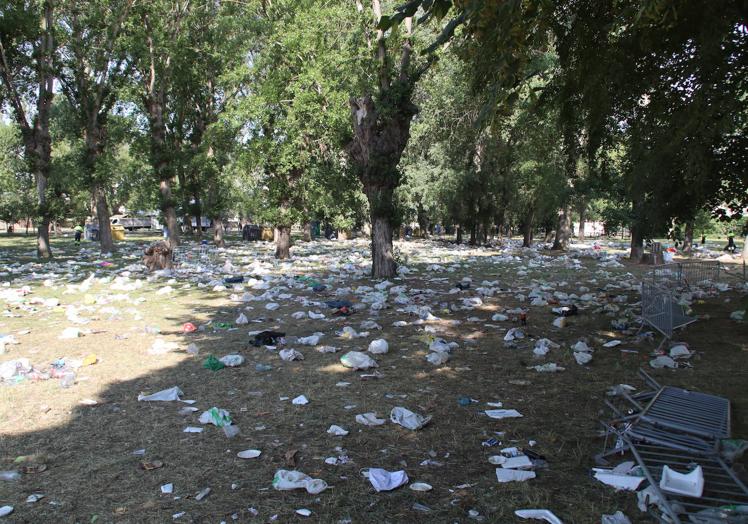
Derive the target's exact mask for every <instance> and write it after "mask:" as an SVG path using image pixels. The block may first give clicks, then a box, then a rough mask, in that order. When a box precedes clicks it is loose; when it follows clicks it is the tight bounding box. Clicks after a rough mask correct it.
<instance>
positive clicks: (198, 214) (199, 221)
mask: <svg viewBox="0 0 748 524" xmlns="http://www.w3.org/2000/svg"><path fill="white" fill-rule="evenodd" d="M201 206H202V203H201V202H200V199H199V198H198V197H197V196H195V225H196V226H197V229H196V230H195V234H196V236H197V238H198V240H199V239H201V238H203V215H202V207H201ZM191 225H192V222H190V226H191Z"/></svg>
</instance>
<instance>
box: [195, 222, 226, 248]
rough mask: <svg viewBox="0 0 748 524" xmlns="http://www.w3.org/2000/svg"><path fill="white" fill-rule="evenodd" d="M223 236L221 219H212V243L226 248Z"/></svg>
mask: <svg viewBox="0 0 748 524" xmlns="http://www.w3.org/2000/svg"><path fill="white" fill-rule="evenodd" d="M198 227H199V226H198ZM200 229H202V228H200ZM223 235H224V230H223V220H221V218H219V217H214V218H213V243H214V244H215V245H216V246H218V247H226V241H225V240H224V238H223Z"/></svg>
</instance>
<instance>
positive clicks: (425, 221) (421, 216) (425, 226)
mask: <svg viewBox="0 0 748 524" xmlns="http://www.w3.org/2000/svg"><path fill="white" fill-rule="evenodd" d="M417 220H418V227H419V228H420V230H421V238H429V236H430V235H429V229H430V228H429V226H430V221H429V217H428V215H426V210H425V209H423V206H421V205H420V204H419V205H418V210H417Z"/></svg>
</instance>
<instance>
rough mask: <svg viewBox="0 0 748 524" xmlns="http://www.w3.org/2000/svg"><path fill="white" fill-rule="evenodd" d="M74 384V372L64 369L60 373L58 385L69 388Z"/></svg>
mask: <svg viewBox="0 0 748 524" xmlns="http://www.w3.org/2000/svg"><path fill="white" fill-rule="evenodd" d="M74 385H75V373H74V372H73V371H66V372H65V373H63V374H62V376H61V377H60V387H61V388H65V389H67V388H70V387H73V386H74Z"/></svg>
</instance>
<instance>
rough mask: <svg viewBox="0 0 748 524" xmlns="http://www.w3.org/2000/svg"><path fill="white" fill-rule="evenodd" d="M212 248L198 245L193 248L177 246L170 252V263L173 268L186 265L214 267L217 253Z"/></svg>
mask: <svg viewBox="0 0 748 524" xmlns="http://www.w3.org/2000/svg"><path fill="white" fill-rule="evenodd" d="M211 247H212V246H210V245H206V244H200V245H199V246H197V247H196V248H195V247H188V246H179V247H176V248H174V249H173V250H172V256H171V258H172V262H173V263H174V267H184V266H186V265H199V264H202V265H215V264H216V261H217V257H218V253H217V251H216V250H215V249H211Z"/></svg>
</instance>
